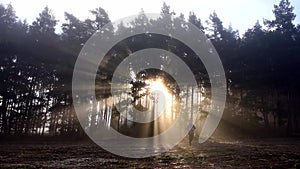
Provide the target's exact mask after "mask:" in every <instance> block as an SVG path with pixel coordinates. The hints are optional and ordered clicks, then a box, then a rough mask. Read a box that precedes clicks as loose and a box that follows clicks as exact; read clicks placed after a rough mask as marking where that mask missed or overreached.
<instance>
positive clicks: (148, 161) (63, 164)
mask: <svg viewBox="0 0 300 169" xmlns="http://www.w3.org/2000/svg"><path fill="white" fill-rule="evenodd" d="M299 167H300V139H295V138H289V139H256V140H239V141H220V140H215V139H211V140H209V141H207V142H206V143H204V144H200V145H199V144H197V143H196V142H194V143H193V145H192V146H189V145H188V143H187V141H186V140H184V141H182V142H181V143H180V144H179V145H178V146H176V147H174V148H173V149H172V150H171V151H169V152H166V153H164V154H161V155H159V156H156V157H151V158H144V159H128V158H122V157H119V156H116V155H113V154H110V153H108V152H106V151H104V150H102V149H101V148H99V147H98V146H97V145H95V144H93V143H92V142H89V141H76V142H75V141H72V142H70V141H61V142H60V141H34V142H30V141H26V142H23V141H6V142H5V141H2V142H1V143H0V168H55V169H56V168H70V169H71V168H72V169H74V168H85V169H89V168H241V169H245V168H299Z"/></svg>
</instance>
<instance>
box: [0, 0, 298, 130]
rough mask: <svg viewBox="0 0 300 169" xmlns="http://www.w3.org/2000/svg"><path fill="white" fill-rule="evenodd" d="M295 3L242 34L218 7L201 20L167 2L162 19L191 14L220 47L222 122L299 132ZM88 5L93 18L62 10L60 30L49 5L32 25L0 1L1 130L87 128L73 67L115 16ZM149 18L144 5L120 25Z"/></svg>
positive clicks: (283, 6) (180, 20)
mask: <svg viewBox="0 0 300 169" xmlns="http://www.w3.org/2000/svg"><path fill="white" fill-rule="evenodd" d="M293 10H294V8H293V6H292V4H290V2H289V1H288V0H281V1H280V3H279V4H277V5H274V10H273V13H274V16H275V17H274V18H275V19H274V20H264V22H263V23H262V24H261V23H259V22H257V23H254V24H253V25H254V26H253V27H252V28H250V29H248V30H247V31H246V32H245V33H244V34H243V35H240V34H239V32H238V31H237V30H234V29H233V28H232V27H231V26H229V27H226V26H224V25H223V23H222V21H221V19H220V18H219V17H218V15H217V14H216V13H215V12H213V13H212V14H211V15H210V16H209V18H208V20H207V21H206V24H203V21H202V20H201V19H200V18H199V17H198V16H196V14H195V13H194V12H190V14H189V16H188V17H187V18H186V17H185V16H184V15H183V14H181V15H176V14H175V12H173V11H172V10H171V9H170V6H168V5H166V4H165V3H164V4H163V6H162V8H161V19H168V18H167V17H168V16H169V15H173V16H174V17H175V19H174V20H173V22H174V23H175V26H176V23H177V24H178V23H183V21H184V20H187V21H189V22H190V23H192V24H194V25H195V26H196V27H198V28H199V29H200V30H202V31H203V32H205V33H206V34H207V36H208V38H209V39H210V40H211V42H212V43H213V45H214V46H215V48H216V50H217V51H218V54H219V55H220V58H221V60H222V62H223V65H224V69H225V73H226V77H227V86H228V90H227V95H228V98H227V102H226V107H225V112H224V115H223V121H227V122H230V123H231V125H232V126H235V127H236V128H244V129H247V130H248V129H251V130H253V131H261V129H262V128H263V129H266V130H268V131H274V132H279V133H282V134H288V135H294V134H297V133H299V132H300V114H299V113H300V104H299V102H300V88H299V85H300V80H299V78H300V71H299V70H298V66H300V25H295V24H294V23H293V21H294V19H295V17H296V15H295V14H294V13H293ZM90 12H91V14H92V16H93V17H91V18H90V19H85V20H79V19H78V18H76V17H75V16H74V15H72V14H70V13H67V12H65V20H64V21H60V22H62V23H63V24H62V27H61V31H56V26H57V24H58V20H56V19H55V16H54V15H53V13H52V12H51V10H50V9H49V8H48V7H45V8H44V10H43V11H42V12H41V13H40V14H39V16H38V17H37V18H36V20H35V21H34V22H33V23H31V24H28V23H27V22H26V21H21V20H19V19H18V17H17V16H16V14H15V11H14V9H13V7H12V5H10V4H9V5H6V6H5V5H3V4H2V5H0V86H1V87H0V133H1V134H3V135H52V136H54V135H78V134H82V129H81V126H80V125H79V122H78V120H77V117H76V113H75V111H74V108H73V106H72V105H73V101H72V91H71V84H72V73H73V68H74V65H75V62H76V59H77V56H78V54H79V52H80V50H81V48H82V47H83V45H84V44H85V42H86V41H87V40H88V39H89V37H91V36H92V35H93V34H94V33H95V32H96V31H97V30H99V29H100V28H101V27H102V26H104V25H105V24H107V23H109V22H110V19H109V16H108V14H107V13H106V11H105V10H104V9H103V8H101V7H99V8H96V9H94V10H91V11H90ZM253 12H255V11H253ZM241 17H242V16H241ZM144 19H147V18H145V15H144V13H143V11H142V12H141V13H140V14H139V17H138V18H137V19H136V21H135V22H134V23H132V25H131V27H125V26H124V25H120V26H119V28H118V30H117V31H129V30H130V29H134V28H137V27H140V26H143V24H142V23H143V20H144ZM157 22H159V21H157ZM157 25H159V24H157ZM178 25H181V24H178ZM204 25H205V26H204ZM113 29H114V28H111V30H108V31H114V30H113ZM56 32H60V33H56ZM167 43H168V42H166V44H167ZM170 50H171V51H172V49H170ZM112 57H113V56H112ZM186 57H187V58H188V57H189V56H186ZM195 67H197V65H195ZM100 95H101V93H100ZM103 95H104V94H103ZM103 97H106V96H103Z"/></svg>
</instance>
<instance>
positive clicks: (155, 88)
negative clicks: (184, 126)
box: [146, 79, 173, 118]
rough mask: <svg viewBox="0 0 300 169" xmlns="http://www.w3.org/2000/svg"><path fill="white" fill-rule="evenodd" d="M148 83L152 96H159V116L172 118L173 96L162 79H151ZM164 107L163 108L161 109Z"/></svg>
mask: <svg viewBox="0 0 300 169" xmlns="http://www.w3.org/2000/svg"><path fill="white" fill-rule="evenodd" d="M146 83H147V84H148V85H149V92H150V95H152V94H156V95H157V98H158V99H157V102H158V105H159V107H158V110H161V111H159V112H156V113H157V115H158V116H160V115H162V114H166V117H167V118H170V116H171V113H172V110H171V109H172V100H173V97H172V94H171V93H170V92H169V89H168V88H167V86H166V85H165V83H164V82H163V80H162V79H150V80H147V81H146ZM160 106H163V107H160Z"/></svg>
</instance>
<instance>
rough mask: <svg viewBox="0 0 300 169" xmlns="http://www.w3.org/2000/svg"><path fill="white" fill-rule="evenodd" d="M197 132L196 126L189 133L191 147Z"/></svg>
mask: <svg viewBox="0 0 300 169" xmlns="http://www.w3.org/2000/svg"><path fill="white" fill-rule="evenodd" d="M195 130H196V127H195V125H193V126H192V128H191V129H190V131H189V144H190V145H192V141H193V139H194V135H195Z"/></svg>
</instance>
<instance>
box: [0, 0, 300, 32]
mask: <svg viewBox="0 0 300 169" xmlns="http://www.w3.org/2000/svg"><path fill="white" fill-rule="evenodd" d="M164 1H165V2H166V3H167V4H168V5H170V6H171V10H174V11H175V12H176V14H177V15H178V14H180V13H183V14H184V15H185V16H186V17H187V16H188V13H189V11H194V12H195V13H196V14H197V16H198V17H200V18H201V20H202V22H203V23H205V20H207V19H208V16H209V14H210V13H212V12H213V11H216V13H217V14H218V16H219V17H220V18H221V20H222V21H223V23H224V26H226V27H227V26H228V25H229V24H231V25H232V27H233V28H234V29H238V30H239V31H240V34H243V33H244V32H245V30H247V29H248V28H251V27H253V25H254V24H255V22H256V21H257V20H259V21H260V23H261V24H262V19H263V18H266V19H273V18H274V15H273V13H272V10H273V5H274V4H278V3H279V1H280V0H226V1H225V0H189V1H184V0H0V3H2V4H5V5H7V4H9V3H11V4H12V5H13V7H14V8H15V11H16V14H17V16H18V17H20V18H21V19H27V21H28V23H32V21H34V20H35V18H36V17H37V16H38V14H39V13H40V12H41V11H42V10H43V8H44V7H45V6H46V5H48V6H49V8H50V9H51V10H52V12H53V13H54V15H55V16H56V19H58V20H59V21H60V24H61V22H64V12H65V11H66V12H69V13H72V14H74V15H75V16H76V17H78V18H79V19H82V20H83V19H86V18H88V17H90V14H89V12H88V11H89V10H91V9H94V8H96V7H99V6H100V7H102V8H104V9H105V10H106V11H107V13H108V15H109V17H110V19H111V20H112V21H114V20H116V19H120V18H122V17H125V16H129V15H135V14H138V13H139V12H140V11H141V9H143V10H144V11H145V12H146V13H159V12H160V10H161V7H162V4H163V2H164ZM290 1H291V3H292V5H293V6H294V7H295V10H294V12H295V13H296V15H297V17H296V21H295V23H296V24H298V23H300V0H290Z"/></svg>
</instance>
